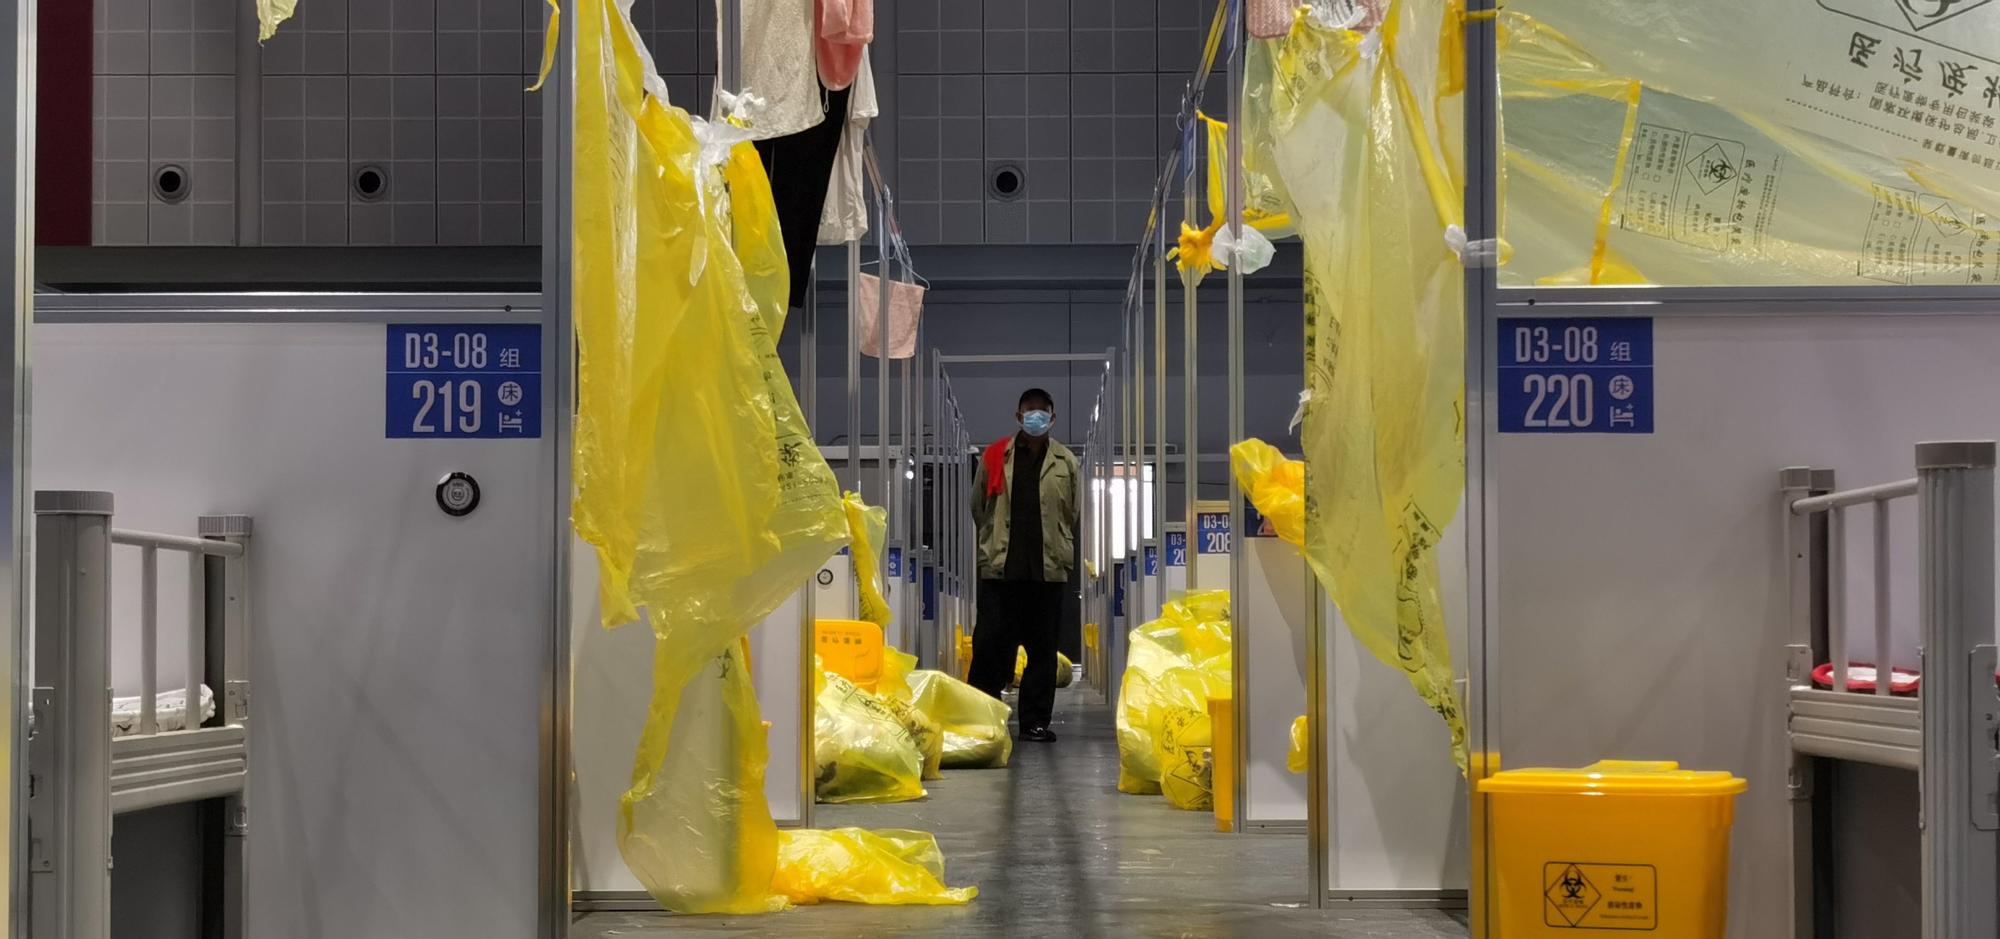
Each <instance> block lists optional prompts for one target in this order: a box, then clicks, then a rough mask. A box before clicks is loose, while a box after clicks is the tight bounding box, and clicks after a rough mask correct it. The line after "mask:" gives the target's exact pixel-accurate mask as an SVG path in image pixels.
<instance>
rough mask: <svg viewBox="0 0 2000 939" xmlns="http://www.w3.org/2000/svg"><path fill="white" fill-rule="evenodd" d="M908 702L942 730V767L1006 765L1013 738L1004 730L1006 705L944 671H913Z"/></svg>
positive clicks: (1010, 753) (986, 767)
mask: <svg viewBox="0 0 2000 939" xmlns="http://www.w3.org/2000/svg"><path fill="white" fill-rule="evenodd" d="M909 683H910V692H911V701H912V702H913V703H914V704H915V705H916V707H917V709H918V710H920V711H922V712H924V713H925V714H927V715H929V716H930V718H931V719H932V720H934V721H936V722H937V724H938V727H939V728H940V729H941V730H943V732H944V745H943V754H942V765H943V766H944V768H945V769H988V768H998V767H1002V766H1006V765H1007V760H1008V758H1009V757H1011V756H1012V755H1013V753H1014V738H1013V737H1011V736H1009V735H1008V733H1007V714H1008V707H1007V705H1006V703H1005V702H1003V701H1001V700H1000V699H998V698H995V697H992V696H991V695H988V694H986V693H985V692H983V691H980V690H979V689H977V688H974V687H972V686H971V685H968V684H966V683H965V682H962V681H959V680H958V679H956V678H953V677H951V676H950V675H946V674H945V673H943V672H936V671H930V670H928V669H926V670H923V671H917V672H912V673H911V674H910V678H909Z"/></svg>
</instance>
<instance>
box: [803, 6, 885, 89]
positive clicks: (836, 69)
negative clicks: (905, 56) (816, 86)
mask: <svg viewBox="0 0 2000 939" xmlns="http://www.w3.org/2000/svg"><path fill="white" fill-rule="evenodd" d="M813 6H814V13H815V14H816V23H817V25H818V26H819V29H818V30H817V31H816V32H815V33H814V36H815V37H817V41H816V42H815V46H816V48H817V51H818V56H817V61H818V62H819V80H820V82H821V83H822V84H824V85H826V87H828V88H832V89H835V90H839V89H842V88H846V87H847V86H849V85H851V84H853V83H854V76H855V74H856V73H857V72H858V71H859V70H860V69H861V65H862V55H863V54H864V53H866V52H867V50H868V44H869V43H870V42H873V41H875V0H814V4H813Z"/></svg>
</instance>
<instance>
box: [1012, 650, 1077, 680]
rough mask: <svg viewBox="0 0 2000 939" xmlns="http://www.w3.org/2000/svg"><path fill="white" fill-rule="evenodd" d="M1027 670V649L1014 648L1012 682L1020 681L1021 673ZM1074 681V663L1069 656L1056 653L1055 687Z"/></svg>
mask: <svg viewBox="0 0 2000 939" xmlns="http://www.w3.org/2000/svg"><path fill="white" fill-rule="evenodd" d="M1027 670H1028V650H1026V649H1015V650H1014V684H1015V685H1019V684H1020V683H1021V675H1022V674H1023V673H1025V672H1026V671H1027ZM1075 681H1076V663H1075V662H1072V661H1070V660H1069V656H1067V655H1064V654H1062V653H1061V652H1058V653H1056V687H1058V688H1067V687H1069V686H1070V685H1071V683H1073V682H1075Z"/></svg>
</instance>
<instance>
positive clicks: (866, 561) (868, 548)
mask: <svg viewBox="0 0 2000 939" xmlns="http://www.w3.org/2000/svg"><path fill="white" fill-rule="evenodd" d="M841 507H842V508H843V509H845V510H846V512H847V526H848V529H849V530H850V531H851V532H852V533H853V535H852V538H851V540H850V541H849V544H850V546H851V547H850V548H849V550H850V551H852V552H853V557H854V576H855V579H856V581H857V582H858V583H859V585H860V588H861V589H860V591H859V592H858V594H857V602H858V603H859V604H860V606H861V609H860V614H861V618H862V619H864V620H867V621H868V622H871V623H874V624H875V625H877V626H880V627H882V629H883V630H884V632H885V633H886V631H887V630H888V628H889V620H890V619H892V618H893V617H894V616H895V613H894V612H893V611H891V610H890V608H889V601H888V599H887V598H886V597H884V596H883V595H882V562H881V555H879V554H876V553H875V546H876V545H879V544H881V543H882V539H884V538H886V537H888V533H889V510H887V509H885V508H882V507H881V506H871V505H869V504H868V503H866V502H863V501H861V496H860V495H858V494H856V493H852V492H850V493H848V494H847V495H846V497H845V498H843V499H842V500H841Z"/></svg>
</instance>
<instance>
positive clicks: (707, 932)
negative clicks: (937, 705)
mask: <svg viewBox="0 0 2000 939" xmlns="http://www.w3.org/2000/svg"><path fill="white" fill-rule="evenodd" d="M1090 694H1092V692H1090V691H1089V690H1088V689H1086V688H1084V687H1082V685H1081V683H1078V685H1077V686H1074V687H1072V688H1069V689H1066V690H1064V691H1062V692H1060V693H1059V698H1058V701H1057V716H1056V723H1055V725H1054V730H1055V731H1056V733H1057V734H1058V735H1060V737H1061V739H1060V740H1059V741H1058V742H1056V743H1055V744H1052V745H1050V744H1040V745H1038V744H1019V745H1017V746H1016V747H1015V748H1014V764H1013V766H1012V767H1011V768H1009V769H1004V770H959V771H950V772H947V773H946V778H944V779H942V780H938V781H935V782H931V783H928V784H926V785H927V788H928V789H929V791H930V797H929V798H927V799H925V800H923V801H921V802H913V803H904V804H901V805H874V806H821V807H820V808H819V811H818V813H817V814H818V818H817V819H815V822H816V823H817V824H819V825H821V826H824V827H831V828H838V827H847V826H859V827H865V828H917V829H923V830H927V831H931V832H935V833H936V834H937V837H938V842H939V844H940V845H941V846H942V847H943V849H944V855H945V863H946V869H945V874H946V879H947V880H948V881H949V882H950V883H951V884H952V885H953V886H963V885H966V884H972V885H976V886H977V887H979V898H978V899H976V900H974V901H972V903H971V904H970V905H968V906H964V907H866V906H852V905H847V904H825V905H821V906H816V907H805V908H801V909H794V910H790V911H787V912H784V913H780V914H776V915H773V916H759V917H721V916H716V917H707V916H704V917H692V916H690V917H669V916H666V915H665V914H660V913H594V914H590V915H586V916H582V917H580V918H579V919H578V920H577V922H576V925H575V926H574V928H572V929H571V930H570V936H571V937H572V939H613V937H618V939H628V937H631V939H637V937H661V936H668V935H672V936H743V935H753V934H754V935H758V936H774V937H785V936H801V937H804V936H810V937H814V939H840V937H849V936H853V937H864V936H865V937H888V936H899V937H900V936H910V937H915V936H962V935H971V934H991V935H1009V936H1072V937H1079V936H1173V937H1185V939H1211V937H1213V939H1223V937H1239V936H1240V937H1246V939H1249V937H1257V939H1263V937H1278V936H1331V937H1363V936H1365V937H1370V939H1461V937H1464V936H1465V935H1466V928H1465V926H1464V921H1465V918H1464V914H1462V913H1442V912H1431V911H1400V910H1357V909H1340V908H1336V909H1330V910H1312V909H1305V908H1302V906H1301V904H1300V901H1301V900H1302V899H1303V897H1304V894H1305V889H1306V888H1305V865H1306V854H1305V851H1306V848H1305V837H1304V836H1303V835H1270V834H1253V835H1240V836H1232V835H1224V834H1218V833H1217V832H1216V831H1215V830H1214V825H1215V820H1214V816H1213V815H1211V814H1209V813H1205V812H1181V811H1176V810H1174V809H1172V808H1170V807H1168V806H1167V804H1166V802H1165V801H1163V800H1161V799H1159V798H1157V797H1142V796H1128V795H1121V794H1119V793H1118V792H1117V791H1116V784H1117V781H1118V745H1117V743H1116V742H1115V740H1114V737H1113V731H1112V727H1113V725H1112V719H1111V713H1110V711H1109V709H1107V708H1105V707H1104V706H1103V705H1101V704H1098V705H1087V704H1085V703H1084V698H1085V696H1086V695H1090Z"/></svg>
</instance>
